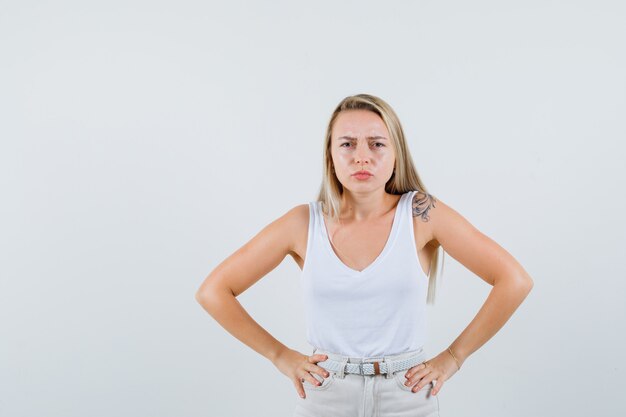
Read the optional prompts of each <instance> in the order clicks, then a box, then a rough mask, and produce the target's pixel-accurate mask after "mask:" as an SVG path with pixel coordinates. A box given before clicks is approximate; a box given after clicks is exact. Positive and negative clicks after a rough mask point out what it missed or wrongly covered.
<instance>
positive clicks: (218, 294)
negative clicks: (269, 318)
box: [196, 204, 326, 395]
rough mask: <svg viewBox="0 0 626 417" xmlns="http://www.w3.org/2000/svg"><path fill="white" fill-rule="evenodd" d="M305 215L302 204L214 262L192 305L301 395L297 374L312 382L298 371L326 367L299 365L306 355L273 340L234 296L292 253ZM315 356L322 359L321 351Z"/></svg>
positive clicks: (306, 217)
mask: <svg viewBox="0 0 626 417" xmlns="http://www.w3.org/2000/svg"><path fill="white" fill-rule="evenodd" d="M308 218H309V209H308V205H307V204H303V205H299V206H296V207H294V208H293V209H291V210H289V211H288V212H287V213H286V214H284V215H283V216H281V217H280V218H278V219H276V220H274V221H273V222H272V223H270V224H269V225H267V226H266V227H264V228H263V229H262V230H261V231H260V232H259V233H258V234H257V235H256V236H254V237H253V238H252V239H251V240H250V241H249V242H247V243H246V244H245V245H243V246H242V247H241V248H239V249H238V250H237V251H236V252H235V253H233V254H232V255H230V256H229V257H228V258H226V259H225V260H224V261H223V262H222V263H221V264H219V265H218V266H217V267H216V268H215V269H214V270H213V271H212V272H211V273H210V274H209V276H207V277H206V279H205V280H204V282H203V283H202V285H201V286H200V288H199V289H198V290H197V292H196V300H197V301H198V303H200V305H202V307H203V308H204V309H205V310H206V311H207V312H208V313H209V314H210V315H211V316H212V317H213V318H214V319H215V320H216V321H217V322H218V323H219V324H220V325H221V326H222V327H224V328H225V329H226V330H227V331H228V332H229V333H230V334H232V335H233V336H235V337H236V338H237V339H239V340H240V341H241V342H243V343H245V344H246V345H248V346H249V347H250V348H252V349H253V350H255V351H256V352H258V353H259V354H261V355H263V356H264V357H266V358H267V359H269V360H270V361H272V363H273V364H274V365H276V366H277V367H278V368H279V369H280V370H281V372H283V373H285V374H286V375H287V376H289V377H290V378H292V380H293V381H294V384H295V385H296V388H297V390H298V391H299V393H300V394H301V395H303V394H304V390H302V387H301V385H300V378H305V379H307V380H308V381H309V382H311V383H312V384H315V383H316V382H317V380H316V379H315V378H314V377H313V376H312V375H311V374H309V373H308V372H307V373H306V374H303V370H305V369H306V370H307V371H315V372H316V373H318V374H320V375H326V371H325V370H324V369H323V368H321V367H319V366H317V365H315V364H313V363H310V362H307V363H304V364H303V363H302V362H303V361H306V359H307V358H310V357H308V356H306V355H302V354H300V353H298V352H296V351H293V350H291V349H289V348H288V347H287V346H285V345H283V344H282V343H281V342H279V341H278V340H276V339H275V338H274V337H273V336H272V335H271V334H269V333H268V332H267V331H266V330H265V329H264V328H263V327H261V326H260V325H259V324H258V323H257V322H256V321H255V320H254V319H253V318H252V317H251V316H250V315H249V314H248V313H247V312H246V310H245V309H244V308H243V307H242V306H241V304H240V303H239V301H238V300H237V299H236V297H237V296H238V295H239V294H241V293H242V292H244V291H245V290H246V289H248V288H250V287H251V286H252V285H253V284H254V283H256V282H257V281H259V280H260V279H261V278H263V277H264V276H265V275H266V274H268V273H269V272H270V271H272V270H273V269H274V268H276V267H277V266H278V265H279V264H280V263H281V262H282V261H283V259H285V257H286V256H287V255H288V254H289V253H290V252H292V251H293V249H294V247H295V242H296V233H297V231H298V230H303V229H302V228H303V227H308ZM303 222H304V223H303ZM315 356H319V358H320V359H319V360H323V357H322V356H323V355H313V357H315Z"/></svg>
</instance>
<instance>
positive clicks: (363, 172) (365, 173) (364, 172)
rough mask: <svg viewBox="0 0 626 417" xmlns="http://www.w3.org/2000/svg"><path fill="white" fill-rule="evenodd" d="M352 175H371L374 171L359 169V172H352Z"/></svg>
mask: <svg viewBox="0 0 626 417" xmlns="http://www.w3.org/2000/svg"><path fill="white" fill-rule="evenodd" d="M352 175H369V176H372V173H371V172H369V171H365V170H361V171H357V172H355V173H354V174H352Z"/></svg>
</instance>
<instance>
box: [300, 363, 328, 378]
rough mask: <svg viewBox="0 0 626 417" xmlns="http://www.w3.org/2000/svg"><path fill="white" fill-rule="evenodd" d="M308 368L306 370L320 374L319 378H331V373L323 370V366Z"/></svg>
mask: <svg viewBox="0 0 626 417" xmlns="http://www.w3.org/2000/svg"><path fill="white" fill-rule="evenodd" d="M305 366H306V370H307V371H309V372H315V373H316V374H318V375H319V376H321V377H322V378H328V377H329V376H330V373H329V372H328V371H327V370H326V369H324V368H322V367H321V366H317V365H313V364H310V365H305Z"/></svg>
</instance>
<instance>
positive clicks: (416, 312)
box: [301, 191, 428, 358]
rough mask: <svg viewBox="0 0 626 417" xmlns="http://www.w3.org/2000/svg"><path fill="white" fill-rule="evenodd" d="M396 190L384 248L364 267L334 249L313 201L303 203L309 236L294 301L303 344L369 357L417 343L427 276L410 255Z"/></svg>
mask: <svg viewBox="0 0 626 417" xmlns="http://www.w3.org/2000/svg"><path fill="white" fill-rule="evenodd" d="M415 193H416V191H409V192H407V193H405V194H403V195H402V196H401V198H400V200H399V202H398V205H397V206H396V209H395V214H394V220H393V225H392V228H391V233H390V235H389V237H388V239H387V242H386V244H385V247H384V249H383V250H382V252H381V253H380V254H379V255H378V257H377V258H376V259H375V260H374V261H373V262H372V263H371V264H370V265H369V266H368V267H367V268H365V269H364V270H362V271H357V270H355V269H352V268H350V267H348V266H347V265H346V264H344V263H343V261H341V260H340V259H339V257H337V255H336V254H335V252H334V250H333V248H332V246H331V244H330V240H329V239H328V233H327V230H326V226H325V222H324V218H323V216H322V210H321V202H320V201H315V202H310V203H309V234H308V240H307V252H306V257H305V262H304V266H303V268H302V275H301V277H302V281H301V282H302V283H301V290H302V298H303V302H304V310H305V320H306V325H307V330H306V335H307V341H308V342H309V344H311V346H313V347H316V348H318V349H323V350H326V351H329V352H333V353H338V354H341V355H346V356H350V357H358V358H373V357H381V356H384V355H395V354H398V353H402V352H406V351H410V350H416V349H419V348H421V347H422V346H423V345H424V342H425V341H426V336H427V328H426V326H427V322H426V294H427V289H428V277H427V276H426V275H425V274H424V272H423V270H422V267H421V265H420V263H419V259H418V256H417V247H416V245H415V239H414V235H413V216H412V208H411V201H412V200H413V195H414V194H415Z"/></svg>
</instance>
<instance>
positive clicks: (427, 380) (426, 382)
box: [412, 377, 432, 392]
mask: <svg viewBox="0 0 626 417" xmlns="http://www.w3.org/2000/svg"><path fill="white" fill-rule="evenodd" d="M430 381H432V378H428V377H424V378H422V380H421V381H419V382H418V383H417V384H416V385H415V386H414V387H413V389H412V391H413V392H418V391H419V390H421V389H422V388H424V387H428V385H429V384H430Z"/></svg>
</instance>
